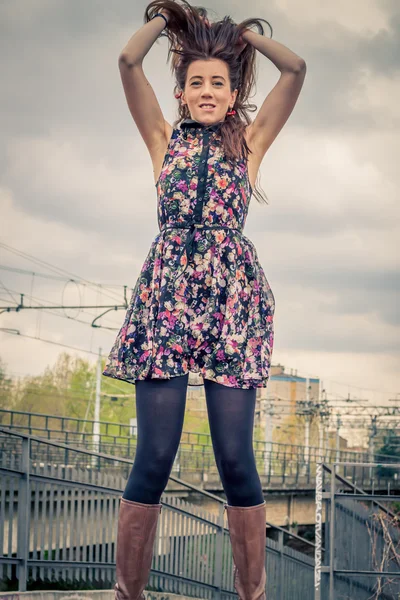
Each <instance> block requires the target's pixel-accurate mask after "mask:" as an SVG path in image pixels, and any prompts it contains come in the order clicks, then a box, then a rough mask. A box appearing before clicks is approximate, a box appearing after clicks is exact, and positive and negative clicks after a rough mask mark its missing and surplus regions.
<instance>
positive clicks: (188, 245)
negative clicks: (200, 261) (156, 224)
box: [160, 223, 243, 283]
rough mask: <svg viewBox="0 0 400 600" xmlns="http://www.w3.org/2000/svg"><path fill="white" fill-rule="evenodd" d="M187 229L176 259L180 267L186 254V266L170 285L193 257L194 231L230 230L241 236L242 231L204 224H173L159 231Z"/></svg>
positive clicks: (174, 279) (173, 280) (225, 226)
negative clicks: (187, 232)
mask: <svg viewBox="0 0 400 600" xmlns="http://www.w3.org/2000/svg"><path fill="white" fill-rule="evenodd" d="M176 228H177V229H189V230H190V233H189V234H188V235H187V236H186V241H185V245H184V247H183V248H182V252H181V253H180V254H179V257H178V265H180V263H181V258H182V255H183V253H184V252H186V257H187V260H186V265H185V268H184V269H183V271H182V273H178V274H177V275H176V276H175V277H174V278H173V279H172V283H174V282H175V281H176V280H177V279H179V277H182V275H183V274H184V272H185V271H186V269H187V266H188V264H189V260H190V259H191V258H192V256H193V249H194V244H193V242H194V237H195V235H196V229H230V230H232V231H238V232H239V233H240V234H242V233H243V232H242V230H241V229H237V228H235V227H229V226H227V225H206V224H204V223H192V224H191V225H186V224H184V223H174V224H168V225H164V226H163V227H162V228H161V230H160V231H164V230H165V229H176Z"/></svg>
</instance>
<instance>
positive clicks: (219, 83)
mask: <svg viewBox="0 0 400 600" xmlns="http://www.w3.org/2000/svg"><path fill="white" fill-rule="evenodd" d="M196 83H200V81H194V82H193V83H192V85H196ZM214 83H216V84H217V85H222V81H214Z"/></svg>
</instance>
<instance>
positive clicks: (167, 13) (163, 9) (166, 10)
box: [159, 8, 171, 21]
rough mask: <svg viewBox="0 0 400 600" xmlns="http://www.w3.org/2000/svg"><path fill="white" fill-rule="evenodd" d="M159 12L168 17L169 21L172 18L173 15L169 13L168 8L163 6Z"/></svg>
mask: <svg viewBox="0 0 400 600" xmlns="http://www.w3.org/2000/svg"><path fill="white" fill-rule="evenodd" d="M159 12H160V13H161V14H162V15H164V16H165V17H166V19H167V21H169V20H170V17H171V15H170V14H169V12H168V9H167V8H162V9H161V10H160V11H159Z"/></svg>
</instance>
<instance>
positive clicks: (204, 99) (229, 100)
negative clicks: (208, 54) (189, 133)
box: [181, 58, 238, 125]
mask: <svg viewBox="0 0 400 600" xmlns="http://www.w3.org/2000/svg"><path fill="white" fill-rule="evenodd" d="M237 92H238V91H237V90H234V92H231V89H230V81H229V69H228V65H227V64H226V62H224V61H223V60H219V59H217V58H213V59H209V60H195V61H194V62H192V63H190V65H189V68H188V72H187V77H186V83H185V89H184V90H183V94H182V98H181V102H182V103H183V104H187V106H188V109H189V112H190V115H191V118H192V119H194V120H195V121H199V122H200V123H204V124H205V125H212V124H214V123H218V121H223V120H224V119H225V115H226V113H227V111H228V110H229V109H230V108H231V107H232V106H233V105H234V103H235V100H236V96H237ZM204 104H212V105H213V108H209V107H207V106H205V107H204V108H203V107H202V105H204Z"/></svg>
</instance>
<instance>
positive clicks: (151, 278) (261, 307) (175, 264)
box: [103, 119, 275, 389]
mask: <svg viewBox="0 0 400 600" xmlns="http://www.w3.org/2000/svg"><path fill="white" fill-rule="evenodd" d="M219 126H220V123H217V124H214V125H211V126H206V125H204V124H202V123H199V122H198V121H194V120H192V119H185V120H184V121H182V122H181V123H180V126H178V127H176V128H174V129H173V131H172V135H171V139H170V141H169V145H168V149H167V152H166V155H165V158H164V163H163V166H162V170H161V174H160V177H159V180H158V182H157V183H156V190H157V199H158V203H157V214H158V225H159V229H160V231H159V233H158V234H157V235H156V237H155V238H154V240H153V242H152V244H151V247H150V250H149V252H148V255H147V257H146V259H145V261H144V264H143V266H142V269H141V272H140V274H139V276H138V279H137V281H136V284H135V286H134V289H133V293H132V296H131V299H130V302H129V306H128V309H127V311H126V314H125V318H124V321H123V324H122V327H121V329H120V331H119V333H118V335H117V337H116V339H115V342H114V344H113V346H112V348H111V351H110V353H109V356H108V359H107V361H106V366H105V369H104V371H103V375H105V376H107V377H112V378H114V379H120V380H123V381H127V382H130V383H134V382H135V380H143V379H149V378H151V379H154V378H155V379H169V378H171V377H176V376H181V375H186V374H187V373H188V371H191V372H193V373H197V374H199V375H200V377H201V378H202V379H203V380H204V379H210V380H212V381H215V382H217V383H220V384H223V385H225V386H228V387H232V388H242V389H250V388H257V387H267V382H268V379H269V371H270V364H271V356H272V348H273V339H274V327H273V317H274V310H275V299H274V296H273V293H272V291H271V288H270V286H269V283H268V281H267V278H266V276H265V274H264V271H263V269H262V267H261V265H260V263H259V260H258V256H257V252H256V249H255V247H254V245H253V243H252V242H251V241H250V240H249V239H248V238H247V237H245V236H244V235H243V228H244V225H245V222H246V217H247V213H248V208H249V202H250V197H251V194H252V189H251V186H250V182H249V178H248V171H247V161H246V160H245V159H241V160H240V161H230V160H228V159H227V158H226V156H225V154H224V151H223V147H222V138H221V134H220V132H219Z"/></svg>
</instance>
